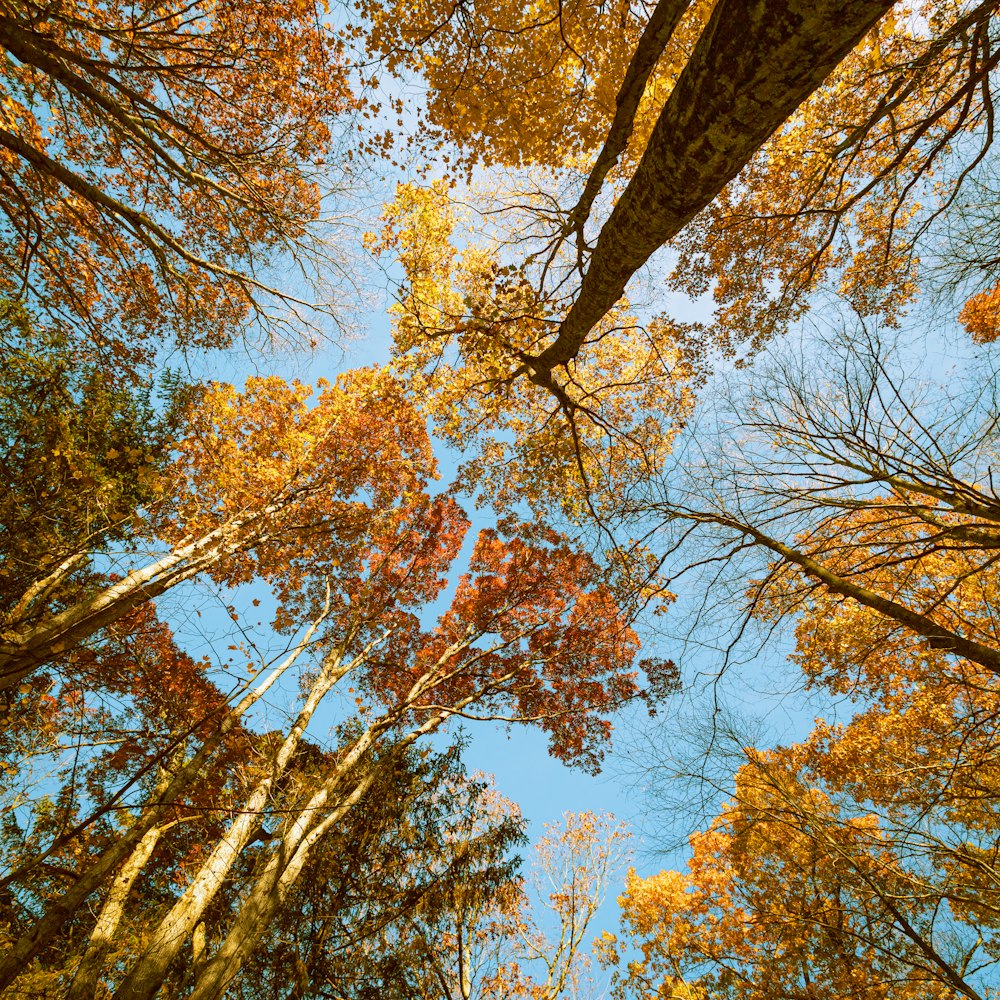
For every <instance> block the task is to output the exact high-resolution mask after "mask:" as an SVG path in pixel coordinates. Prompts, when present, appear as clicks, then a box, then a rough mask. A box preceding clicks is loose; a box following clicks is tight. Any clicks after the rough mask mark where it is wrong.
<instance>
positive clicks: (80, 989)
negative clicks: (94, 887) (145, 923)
mask: <svg viewBox="0 0 1000 1000" xmlns="http://www.w3.org/2000/svg"><path fill="white" fill-rule="evenodd" d="M165 829H166V827H163V826H154V827H152V829H150V830H147V831H146V834H145V836H144V837H143V838H142V840H140V841H139V844H138V846H137V847H136V849H135V850H134V851H133V852H132V855H131V857H129V859H128V860H127V861H126V862H125V864H123V865H122V867H121V870H120V871H119V872H118V874H117V875H116V876H115V878H114V881H113V882H112V883H111V888H110V889H109V890H108V894H107V896H106V897H105V899H104V905H103V906H102V907H101V912H100V915H99V916H98V918H97V923H96V924H95V925H94V930H93V932H92V933H91V935H90V942H89V944H88V945H87V950H86V952H84V955H83V959H82V960H81V961H80V964H79V966H77V970H76V975H75V976H74V977H73V982H72V983H70V987H69V991H68V992H67V993H66V1000H94V997H95V996H96V994H97V988H98V986H99V985H100V980H101V973H102V972H103V971H104V958H105V956H106V955H107V953H108V951H109V949H110V948H111V945H112V944H113V942H114V939H115V934H116V933H117V931H118V926H119V924H121V920H122V916H123V915H124V913H125V903H126V902H127V901H128V897H129V893H130V892H131V891H132V886H133V885H134V884H135V880H136V879H137V878H138V877H139V874H140V873H141V872H142V870H143V868H145V867H146V862H147V861H149V858H150V856H151V855H152V853H153V850H154V848H155V847H156V845H157V843H158V842H159V839H160V836H161V835H162V834H163V831H164V830H165Z"/></svg>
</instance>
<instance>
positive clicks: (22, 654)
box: [0, 489, 303, 690]
mask: <svg viewBox="0 0 1000 1000" xmlns="http://www.w3.org/2000/svg"><path fill="white" fill-rule="evenodd" d="M302 495H303V490H302V489H288V490H286V491H285V494H284V495H283V496H282V497H281V498H280V499H279V500H276V501H274V502H273V503H270V504H267V505H266V506H264V507H261V508H260V509H259V510H256V511H252V512H251V513H248V514H246V515H244V516H242V517H234V518H230V519H229V520H228V521H226V523H225V524H222V525H220V526H219V527H217V528H215V529H213V530H212V531H209V532H206V533H205V534H204V535H202V536H200V537H199V538H195V539H190V540H185V541H183V542H182V543H181V544H179V545H177V546H176V547H175V548H174V549H173V550H172V551H170V552H168V553H167V554H166V555H165V556H162V557H161V558H160V559H157V560H155V561H154V562H151V563H149V564H148V565H146V566H141V567H139V568H138V569H134V570H132V571H131V572H129V573H126V574H125V575H124V576H123V577H122V578H121V579H120V580H116V581H115V582H114V583H112V584H109V585H108V586H107V587H105V588H104V589H103V590H101V591H100V592H99V593H97V594H93V595H91V596H89V597H87V598H86V599H85V600H82V601H79V602H78V603H76V604H73V605H71V606H70V607H68V608H65V609H64V610H62V611H60V612H58V613H56V614H50V615H46V616H44V617H43V618H42V620H41V621H39V622H37V623H35V624H34V625H32V626H31V627H30V628H27V629H23V630H20V629H18V628H17V625H16V623H14V624H13V625H8V627H6V628H4V629H3V631H0V690H3V689H4V688H10V687H14V686H15V685H17V684H19V683H20V682H21V681H22V680H23V679H24V678H25V677H27V676H28V675H29V674H30V673H31V672H32V671H34V670H36V669H37V668H38V667H39V666H41V665H42V664H44V663H47V662H49V661H50V660H51V659H52V657H54V656H58V655H59V654H60V653H62V652H65V651H66V650H67V649H71V648H72V647H73V646H75V645H78V644H79V643H81V642H83V641H84V640H85V639H87V638H89V637H90V636H92V635H93V634H94V633H95V632H97V631H98V630H100V629H102V628H105V627H106V626H108V625H111V624H112V623H114V622H116V621H119V620H121V619H122V618H123V617H124V616H125V615H127V614H128V613H129V612H130V611H132V610H134V609H135V608H137V607H139V606H140V605H141V604H145V603H146V602H147V601H151V600H153V599H154V598H156V597H159V596H160V595H161V594H163V593H165V592H166V591H167V590H169V589H170V588H172V587H176V586H177V585H178V584H179V583H183V582H184V581H185V580H190V579H191V578H192V577H194V576H197V575H198V574H199V573H203V572H204V571H205V570H207V569H209V568H210V567H212V566H214V565H216V564H217V563H219V562H221V561H222V560H223V559H225V558H226V557H228V556H231V555H235V554H236V553H238V552H242V551H245V550H246V549H249V548H252V547H253V546H254V545H257V544H259V543H260V542H262V541H264V540H266V538H267V533H266V531H265V530H264V528H265V525H266V523H267V519H268V518H269V517H271V516H272V515H274V514H277V513H279V512H280V511H282V510H284V509H286V508H287V507H289V506H290V505H292V504H294V503H295V502H296V501H297V500H299V499H300V498H301V497H302ZM76 561H77V562H78V561H79V559H76ZM74 565H75V563H74ZM64 566H65V567H67V568H66V569H65V570H64V568H63V567H60V568H59V569H60V571H64V572H68V571H69V569H70V568H72V567H71V566H69V562H67V564H64ZM50 575H51V574H50ZM46 579H48V578H46ZM43 583H46V581H43ZM46 586H48V584H47V583H46ZM49 589H51V587H49ZM34 590H37V587H36V588H33V590H32V592H31V594H32V598H31V600H32V601H35V600H37V599H38V594H37V593H34ZM43 591H44V588H43ZM28 596H29V595H26V596H25V598H23V599H22V601H21V602H19V604H18V607H19V608H20V607H21V606H22V605H23V604H25V601H26V600H27V598H28ZM28 603H31V601H28ZM22 610H26V608H24V609H22Z"/></svg>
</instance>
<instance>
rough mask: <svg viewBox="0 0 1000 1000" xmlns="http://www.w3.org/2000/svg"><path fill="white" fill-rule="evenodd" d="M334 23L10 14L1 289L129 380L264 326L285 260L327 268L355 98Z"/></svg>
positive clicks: (203, 9)
mask: <svg viewBox="0 0 1000 1000" xmlns="http://www.w3.org/2000/svg"><path fill="white" fill-rule="evenodd" d="M323 11H324V8H323V6H322V5H317V4H313V3H308V2H287V3H279V4H271V3H253V2H251V3H242V2H239V3H226V4H221V5H220V4H207V3H166V4H153V3H141V4H131V3H119V2H116V0H109V2H102V3H100V4H98V5H96V6H94V5H89V4H81V3H76V4H69V5H66V4H54V3H45V2H42V3H27V4H25V3H5V4H4V5H3V7H2V9H0V47H2V51H3V59H4V61H3V64H2V66H3V83H2V87H3V90H2V94H3V108H4V110H3V117H2V125H0V151H2V152H0V165H2V170H0V205H2V206H3V212H2V216H0V218H2V228H0V235H2V240H0V246H2V251H0V252H2V254H3V257H2V261H3V266H2V268H0V270H2V271H3V275H4V276H3V278H2V279H0V295H3V296H7V297H12V298H17V299H23V300H25V301H26V302H27V303H28V304H29V305H31V306H32V307H33V308H38V309H42V310H44V311H45V313H46V315H47V316H48V318H49V320H50V322H51V324H52V325H53V326H54V327H56V328H58V329H60V330H61V331H62V332H63V333H64V335H69V336H76V337H79V336H88V337H89V342H90V350H91V352H92V353H91V355H90V356H91V357H92V358H93V357H98V358H101V359H102V363H104V364H111V365H114V366H117V367H119V368H121V367H124V369H125V370H126V371H128V370H131V368H132V367H133V366H134V364H135V363H136V362H137V361H140V360H144V361H149V360H150V359H151V357H152V353H153V352H155V351H156V349H157V344H158V343H159V342H162V341H163V340H164V339H172V340H174V341H175V342H177V343H180V344H187V345H191V346H196V345H202V346H204V345H216V346H219V345H226V344H228V343H230V342H231V340H232V338H233V337H234V336H235V335H236V334H237V333H238V332H240V330H241V328H242V326H243V324H244V323H245V321H246V319H247V317H248V316H250V315H253V314H254V313H256V314H257V315H266V314H267V313H268V311H269V307H268V306H267V304H266V300H267V298H268V297H270V296H272V295H273V293H274V289H273V288H272V287H271V285H270V282H269V280H268V277H267V270H268V268H269V267H270V266H271V265H273V264H276V263H277V262H278V258H279V256H281V255H289V254H290V255H291V256H292V257H294V258H296V259H298V260H299V262H300V263H301V264H302V265H303V266H304V267H305V266H307V264H308V260H309V257H310V256H313V257H315V256H316V255H317V254H320V255H322V248H321V246H320V245H319V244H317V243H316V242H315V241H314V237H315V235H316V225H317V223H318V222H319V220H320V216H321V202H322V195H323V188H322V186H321V185H323V184H328V183H329V180H328V178H329V174H328V172H327V168H328V166H329V164H330V157H331V153H332V151H333V140H332V134H331V128H332V127H333V126H334V125H335V122H336V120H337V119H338V117H340V116H341V115H343V114H344V113H345V112H346V111H347V110H348V108H349V107H350V106H351V105H352V103H353V99H352V97H351V94H350V90H349V87H348V85H347V83H346V78H345V73H344V69H343V64H342V58H341V54H340V48H339V46H338V44H337V42H336V40H335V39H334V38H333V36H332V33H331V31H330V30H329V29H328V28H327V27H326V26H325V25H324V23H323ZM278 297H279V299H281V298H284V299H285V301H291V300H292V299H293V296H292V295H291V294H290V293H289V291H288V290H287V289H285V290H284V291H282V292H281V293H279V294H278Z"/></svg>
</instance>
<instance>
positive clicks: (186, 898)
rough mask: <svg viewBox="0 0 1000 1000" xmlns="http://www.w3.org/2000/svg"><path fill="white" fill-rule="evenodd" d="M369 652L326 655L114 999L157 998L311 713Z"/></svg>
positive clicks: (240, 849)
mask: <svg viewBox="0 0 1000 1000" xmlns="http://www.w3.org/2000/svg"><path fill="white" fill-rule="evenodd" d="M368 652H369V650H367V649H366V650H364V651H363V652H362V653H361V654H359V656H358V657H355V658H354V659H352V660H351V662H350V663H348V664H347V665H346V666H345V665H344V663H343V658H342V656H341V654H340V652H336V653H331V654H329V655H328V656H327V658H326V659H325V660H324V663H323V667H322V669H321V670H320V673H319V676H318V677H317V678H316V680H315V681H314V682H313V686H312V688H311V689H310V691H309V696H308V698H307V699H306V702H305V704H304V705H303V706H302V709H301V711H300V712H299V715H298V717H297V718H296V720H295V724H294V725H293V726H292V728H291V730H290V731H289V733H288V735H287V736H286V737H285V740H284V742H283V743H282V745H281V748H280V749H279V751H278V754H277V756H276V757H275V759H274V763H273V766H272V768H271V770H270V773H269V774H268V775H267V777H265V778H263V779H261V781H259V782H258V783H257V785H256V786H255V787H254V789H253V792H252V793H251V794H250V797H249V798H248V799H247V801H246V803H245V804H244V806H243V809H242V811H241V812H240V814H239V815H238V816H237V817H236V819H235V820H233V822H232V824H231V825H230V827H229V829H228V830H227V831H226V833H225V835H224V836H223V837H222V838H221V839H220V840H219V841H218V843H216V845H215V847H214V848H213V849H212V851H211V853H210V854H209V856H208V858H207V859H206V860H205V862H204V864H203V865H202V866H201V868H200V869H199V870H198V873H197V874H196V875H195V877H194V878H193V879H192V881H191V883H190V884H189V885H188V887H187V889H186V890H185V891H184V894H183V895H182V896H181V897H180V899H178V900H177V902H176V903H175V904H174V905H173V907H171V909H170V911H169V913H167V915H166V916H165V917H164V918H163V920H161V921H160V923H159V925H158V926H157V928H156V930H155V931H154V932H153V935H152V937H150V939H149V941H148V942H147V944H146V947H145V948H144V949H143V952H142V954H141V955H140V956H139V958H138V959H137V961H136V963H135V965H134V966H133V967H132V969H131V970H130V971H129V973H128V975H127V976H126V977H125V979H124V981H123V982H122V984H121V986H120V987H119V991H118V995H119V996H121V997H128V998H129V1000H149V998H151V997H153V996H154V995H155V994H156V991H157V990H158V989H159V988H160V986H161V985H162V984H163V980H164V979H165V978H166V975H167V973H168V971H169V969H170V966H171V965H172V964H173V962H174V961H175V959H176V958H177V956H178V955H179V954H180V952H181V950H182V948H183V947H184V945H185V943H186V942H187V940H188V938H190V937H191V936H192V934H193V932H194V929H195V927H196V926H197V925H198V924H199V922H200V921H201V919H202V917H203V916H204V914H205V910H206V909H207V908H208V906H209V904H210V903H211V902H212V900H213V899H214V898H215V895H216V893H217V892H218V890H219V888H220V887H221V886H222V884H223V883H224V881H225V879H226V876H227V875H228V874H229V871H230V869H231V868H232V866H233V865H234V864H235V862H236V860H237V859H238V858H239V856H240V854H241V853H242V852H243V850H244V849H245V848H246V846H247V844H249V843H250V841H251V839H252V838H253V836H254V834H255V833H256V831H257V829H258V828H259V826H260V815H261V813H263V811H264V809H265V807H266V806H267V803H268V801H269V800H270V798H271V795H272V793H273V790H274V786H275V784H276V782H277V781H278V779H279V778H280V777H281V775H282V774H283V773H284V772H285V769H286V768H287V767H288V764H289V762H290V761H291V759H292V757H293V756H294V754H295V751H296V750H297V749H298V746H299V742H300V741H301V739H302V735H303V733H304V732H305V729H306V726H308V725H309V721H310V720H311V719H312V716H313V713H314V712H315V711H316V709H317V707H318V706H319V704H320V702H321V701H322V700H323V698H324V697H325V696H326V694H327V693H328V692H329V691H330V689H331V688H332V687H333V686H334V685H335V684H336V683H337V682H338V681H339V680H340V679H341V678H342V677H343V676H344V675H345V674H347V673H348V672H349V671H350V670H351V669H352V668H353V667H355V666H356V665H357V664H358V663H359V662H360V660H362V659H363V658H364V657H366V656H367V654H368Z"/></svg>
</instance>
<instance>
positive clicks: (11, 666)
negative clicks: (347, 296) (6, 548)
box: [0, 371, 457, 687]
mask: <svg viewBox="0 0 1000 1000" xmlns="http://www.w3.org/2000/svg"><path fill="white" fill-rule="evenodd" d="M320 389H321V395H320V399H319V400H318V405H316V406H314V407H312V408H309V407H308V406H307V400H308V399H309V396H310V394H311V390H309V389H308V388H306V387H304V386H301V385H294V386H289V385H287V384H286V383H284V382H282V381H281V380H280V379H254V380H251V381H250V382H249V383H248V386H247V390H246V392H245V393H243V394H239V393H236V391H235V390H234V389H233V388H232V387H231V386H225V385H217V386H214V387H212V388H211V389H209V390H208V391H207V392H206V393H204V394H198V395H197V397H196V398H194V399H192V400H191V401H189V403H188V406H187V414H186V419H185V424H186V428H185V431H184V435H183V438H182V440H180V441H179V442H177V443H176V449H175V455H174V458H173V461H172V462H171V463H170V464H169V465H168V466H167V467H166V468H165V469H164V470H163V472H162V473H161V474H159V475H157V476H156V477H155V482H156V490H155V492H154V493H153V498H154V502H151V503H150V505H149V508H148V509H147V510H146V511H137V512H136V516H135V517H134V518H133V519H132V521H131V523H130V525H129V537H130V539H131V540H132V542H133V543H134V544H138V542H139V541H140V539H141V540H149V539H150V538H151V536H158V537H159V538H160V539H162V540H163V541H165V542H166V543H167V544H168V545H170V549H169V550H168V551H167V553H166V554H165V555H161V556H159V557H158V558H156V557H154V558H153V559H152V560H151V561H150V562H147V563H146V564H145V565H139V566H138V567H135V568H129V567H128V566H127V564H126V566H125V567H118V566H116V567H115V569H116V570H119V572H117V573H114V574H105V577H104V580H103V581H101V585H100V586H91V587H89V588H87V589H84V590H82V591H78V592H77V593H76V594H74V595H73V597H72V599H70V598H69V597H68V596H67V595H66V594H65V593H62V592H61V591H63V590H65V587H66V582H67V578H68V577H70V575H71V574H72V573H73V571H74V570H75V569H76V568H77V567H78V566H79V565H80V563H81V561H83V560H85V559H87V558H88V556H91V557H99V556H100V555H101V552H100V550H99V549H98V551H97V552H96V553H93V554H90V553H88V552H87V551H86V550H84V551H83V552H79V551H78V552H73V553H72V554H71V555H70V557H69V558H67V559H65V560H63V561H62V562H60V563H58V564H57V565H55V566H54V567H52V568H51V569H49V568H48V567H44V569H45V570H46V571H45V572H44V573H39V572H38V569H37V568H36V570H35V579H34V580H33V581H32V582H31V585H30V586H29V587H27V588H26V589H25V591H24V592H23V593H22V594H18V595H16V597H15V598H14V599H12V600H11V602H10V603H11V605H12V610H11V611H10V612H9V613H8V615H7V619H6V621H5V623H4V626H5V628H4V633H3V636H2V638H3V642H2V643H0V687H12V686H15V685H17V684H19V683H20V682H21V681H22V680H23V679H24V678H25V677H27V676H28V675H30V673H31V672H32V671H33V670H35V669H37V668H38V667H39V665H41V664H44V663H46V662H50V661H51V660H53V659H54V658H58V657H60V656H62V655H64V654H67V653H72V651H73V650H74V649H75V648H77V646H78V645H79V644H80V643H81V642H84V641H85V640H86V639H87V638H88V637H89V636H92V635H94V634H95V633H96V632H98V631H99V630H100V629H102V628H106V627H107V626H109V625H111V624H112V623H113V622H115V621H117V620H119V619H120V618H121V617H122V616H124V615H126V614H128V613H129V612H130V611H131V610H132V609H134V608H135V607H137V606H139V605H141V604H143V603H145V602H146V601H149V600H151V599H153V598H155V597H157V596H159V595H160V594H162V593H164V592H165V591H167V590H169V589H170V588H172V587H175V586H177V585H178V584H180V583H182V582H184V581H185V580H189V579H191V578H193V577H195V576H197V575H198V574H201V573H204V574H207V575H209V576H211V577H212V578H213V579H215V580H217V581H219V582H225V583H227V584H229V585H235V584H239V583H243V582H247V581H249V580H251V579H253V578H254V577H255V576H260V577H261V578H262V579H264V580H268V581H271V582H273V583H275V585H276V586H277V591H278V594H279V599H280V600H281V602H282V612H281V615H280V616H279V618H280V620H279V626H280V625H281V624H283V623H284V624H287V623H288V622H289V621H291V620H294V619H295V615H296V611H297V609H301V606H302V602H303V600H307V597H306V595H304V594H303V593H302V590H303V588H304V587H305V586H306V585H307V583H308V582H309V581H315V579H316V578H317V577H322V576H323V575H324V574H327V573H328V574H331V575H334V576H341V577H344V576H347V575H349V574H351V573H357V572H359V566H358V565H357V563H354V562H351V561H350V560H349V559H347V558H346V557H345V558H343V560H342V559H341V555H342V554H343V553H341V550H340V548H339V546H343V547H344V549H345V552H346V549H347V548H348V547H349V546H350V545H351V544H352V543H354V542H355V541H356V540H357V539H358V538H359V537H362V536H365V535H368V537H371V538H372V539H374V538H375V536H377V535H379V533H380V532H382V533H383V534H382V538H383V540H385V539H387V538H391V537H392V533H393V531H394V528H395V526H396V525H398V523H399V521H398V520H397V518H398V517H402V518H404V519H405V518H406V517H408V516H410V515H413V516H415V517H417V518H418V519H419V518H420V517H422V516H426V517H428V518H432V519H433V518H435V517H437V518H438V519H439V520H443V521H444V520H451V521H453V522H454V521H455V518H456V516H457V514H456V510H457V508H455V507H454V506H449V505H448V501H447V500H446V499H444V498H442V499H440V500H438V501H435V502H432V501H430V500H429V499H428V498H427V497H426V495H425V494H423V495H421V494H420V492H419V491H420V490H421V487H422V485H423V484H424V483H425V482H426V479H427V478H428V477H429V476H430V475H432V474H433V460H432V458H431V455H430V450H429V443H428V441H427V436H426V431H425V430H424V428H423V427H422V426H421V425H420V423H419V421H418V419H417V417H416V415H415V414H414V413H413V411H412V410H411V409H410V408H409V407H407V406H405V404H404V403H403V402H402V400H401V399H400V397H399V387H398V386H397V385H396V383H394V382H393V381H392V379H391V378H389V377H388V376H386V375H385V374H384V373H381V374H380V373H377V372H374V371H369V372H358V373H355V374H353V375H351V376H348V377H344V378H342V379H341V380H340V381H339V382H338V384H337V385H334V386H328V385H321V386H320ZM386 413H391V414H393V415H394V416H393V419H391V420H384V419H382V418H383V417H384V415H385V414H386ZM362 434H363V435H364V436H365V439H366V440H367V442H368V448H367V450H366V451H364V452H360V451H358V450H357V449H356V448H355V447H354V444H355V442H356V441H357V440H358V439H359V436H360V435H362ZM111 450H113V451H117V449H111ZM46 457H47V456H46ZM116 457H117V456H116ZM129 460H130V458H129V456H126V457H124V458H123V461H124V462H128V461H129ZM133 467H134V466H133ZM145 469H146V466H145V464H144V463H139V468H138V472H139V473H141V474H142V475H144V476H150V478H152V477H151V475H150V474H149V473H147V472H146V471H145ZM408 491H409V492H412V493H413V496H414V497H415V498H416V499H414V500H413V501H412V502H410V501H409V499H408ZM394 504H399V506H398V507H397V508H396V509H395V510H394V509H393V508H394ZM376 510H377V511H378V512H379V514H380V517H377V518H376V517H373V516H372V514H373V511H376ZM404 510H405V511H406V512H407V513H404ZM456 523H457V522H456ZM378 544H379V543H377V542H376V543H375V545H376V546H377V545H378ZM334 546H338V547H337V548H333V547H334ZM121 570H124V572H121ZM418 579H419V578H418ZM418 579H415V580H414V581H413V585H414V586H418V585H419V584H418ZM54 595H59V602H58V603H55V606H52V604H53V596H54Z"/></svg>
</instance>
